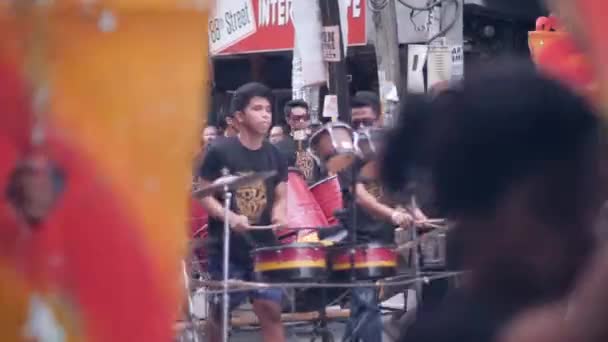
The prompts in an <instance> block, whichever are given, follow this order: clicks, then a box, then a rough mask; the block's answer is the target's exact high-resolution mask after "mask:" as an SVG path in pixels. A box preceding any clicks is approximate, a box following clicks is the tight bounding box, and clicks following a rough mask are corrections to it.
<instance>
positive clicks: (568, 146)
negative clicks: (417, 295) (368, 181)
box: [382, 61, 602, 342]
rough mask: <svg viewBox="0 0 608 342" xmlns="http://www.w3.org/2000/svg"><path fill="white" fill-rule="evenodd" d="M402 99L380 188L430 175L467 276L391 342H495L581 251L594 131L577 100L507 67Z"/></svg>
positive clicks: (583, 256)
mask: <svg viewBox="0 0 608 342" xmlns="http://www.w3.org/2000/svg"><path fill="white" fill-rule="evenodd" d="M405 103H406V105H405V106H404V109H403V111H402V113H401V116H400V118H401V123H400V124H399V127H398V128H397V130H396V132H395V133H394V134H393V135H392V137H391V139H389V141H388V143H387V146H388V147H387V151H386V157H385V159H384V162H383V166H384V167H383V169H382V170H383V171H382V174H383V180H384V181H385V184H387V185H388V186H390V187H391V188H392V189H393V188H395V189H398V188H400V187H401V186H403V184H405V183H407V182H408V178H409V177H410V175H411V174H413V172H412V170H415V169H421V168H422V169H425V170H427V171H428V172H429V173H430V174H431V175H432V180H431V184H432V189H433V193H434V198H435V201H436V204H437V206H438V207H439V210H440V211H441V212H442V213H443V214H444V215H445V216H446V217H447V219H448V220H449V221H450V222H452V223H453V226H452V227H451V230H452V232H453V233H454V234H455V235H456V236H457V238H456V240H457V241H458V244H459V253H458V258H459V261H460V263H461V267H462V268H463V269H466V270H468V273H466V275H464V280H465V281H464V282H463V285H462V286H461V287H460V288H458V289H456V290H453V291H451V292H450V293H449V294H448V296H447V297H446V299H445V300H444V301H443V302H442V303H441V304H440V305H439V306H438V307H436V308H434V309H433V310H429V311H424V310H423V311H422V312H421V313H419V315H418V317H417V320H416V322H415V323H414V324H413V325H412V326H410V327H409V328H408V329H407V330H406V331H405V332H404V334H403V336H402V338H401V341H402V342H410V341H412V342H413V341H417V342H418V341H429V342H444V341H445V342H448V341H454V342H456V341H480V342H486V341H487V342H490V341H496V340H497V338H498V336H499V335H500V333H501V332H502V331H503V330H504V329H505V327H506V325H507V324H508V322H510V321H511V320H512V319H513V318H514V317H516V316H517V315H518V314H519V313H521V312H523V311H525V310H526V309H529V308H532V307H535V306H537V305H543V304H546V303H550V302H552V301H554V300H556V299H559V298H562V297H563V296H564V295H566V294H568V293H569V292H570V291H571V289H572V285H573V281H574V279H575V278H576V276H577V275H578V274H579V272H580V271H581V268H582V267H583V265H585V263H586V262H587V260H588V256H589V254H590V253H591V252H592V251H593V246H594V243H593V232H592V230H593V228H592V227H593V221H594V219H595V216H596V214H597V213H598V210H599V208H600V206H601V203H602V200H601V197H602V195H601V194H600V191H599V190H598V183H599V181H600V179H599V178H600V173H599V171H598V169H599V168H598V164H599V159H600V157H599V156H600V153H599V152H600V143H599V138H598V137H599V131H600V123H599V121H598V118H597V117H596V116H595V115H594V113H593V112H592V110H591V109H590V108H589V106H588V105H587V103H586V102H585V101H584V100H583V99H581V98H580V97H578V96H577V95H575V94H573V93H572V92H571V91H569V90H568V89H567V88H566V87H564V86H563V85H561V84H560V83H558V82H556V81H553V80H551V79H549V78H547V77H545V76H544V75H542V74H540V73H539V72H538V71H537V70H536V69H535V68H534V67H533V66H532V65H530V64H529V63H524V62H519V61H517V62H513V61H511V62H505V63H495V64H494V67H493V68H491V69H483V68H482V69H481V70H480V72H479V73H478V74H473V73H472V74H471V75H470V76H469V77H468V78H466V79H465V80H464V81H463V83H462V84H460V85H459V86H458V87H454V88H451V89H449V90H445V91H444V92H442V93H441V94H438V95H437V97H436V98H435V99H434V100H433V101H430V100H429V99H428V98H417V97H411V98H408V99H406V100H405Z"/></svg>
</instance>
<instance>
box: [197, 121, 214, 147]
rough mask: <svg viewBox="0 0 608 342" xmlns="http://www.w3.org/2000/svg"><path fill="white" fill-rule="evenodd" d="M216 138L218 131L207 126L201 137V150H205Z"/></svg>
mask: <svg viewBox="0 0 608 342" xmlns="http://www.w3.org/2000/svg"><path fill="white" fill-rule="evenodd" d="M217 136H218V129H217V127H215V126H213V125H209V126H207V127H205V129H203V134H202V135H201V148H203V149H204V148H205V147H206V146H207V145H209V143H210V142H212V141H213V140H214V139H215V138H217Z"/></svg>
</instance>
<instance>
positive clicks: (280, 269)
mask: <svg viewBox="0 0 608 342" xmlns="http://www.w3.org/2000/svg"><path fill="white" fill-rule="evenodd" d="M252 254H253V260H254V273H255V277H256V279H257V280H259V281H268V282H289V281H319V280H323V279H324V278H325V277H326V273H327V255H326V249H325V247H324V246H323V245H321V244H319V243H294V244H288V245H282V246H274V247H264V248H258V249H255V250H254V251H253V252H252Z"/></svg>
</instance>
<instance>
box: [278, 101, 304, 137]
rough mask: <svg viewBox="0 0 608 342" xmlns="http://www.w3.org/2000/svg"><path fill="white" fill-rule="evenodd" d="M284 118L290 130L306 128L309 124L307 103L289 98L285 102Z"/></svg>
mask: <svg viewBox="0 0 608 342" xmlns="http://www.w3.org/2000/svg"><path fill="white" fill-rule="evenodd" d="M284 111H285V120H286V121H287V124H288V125H289V127H290V128H291V130H292V131H295V130H302V129H307V128H308V127H309V126H310V113H309V112H308V103H306V101H304V100H291V101H289V102H287V103H286V104H285V108H284Z"/></svg>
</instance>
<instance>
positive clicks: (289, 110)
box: [275, 100, 320, 184]
mask: <svg viewBox="0 0 608 342" xmlns="http://www.w3.org/2000/svg"><path fill="white" fill-rule="evenodd" d="M284 111H285V120H286V121H287V125H288V126H289V135H288V136H286V137H285V139H283V140H282V141H280V142H278V143H276V145H275V146H277V147H278V148H279V150H280V151H281V153H283V155H284V156H285V157H286V158H287V163H288V165H289V166H290V167H296V168H298V169H299V170H300V171H301V172H302V174H303V175H304V178H305V179H306V182H307V183H308V184H312V183H314V182H316V181H318V180H319V177H320V170H319V167H318V166H317V164H316V163H315V161H314V159H313V158H312V156H311V155H310V153H308V152H307V149H308V140H309V138H310V114H309V112H308V104H307V103H306V102H305V101H303V100H291V101H289V102H287V103H286V104H285V108H284Z"/></svg>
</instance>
